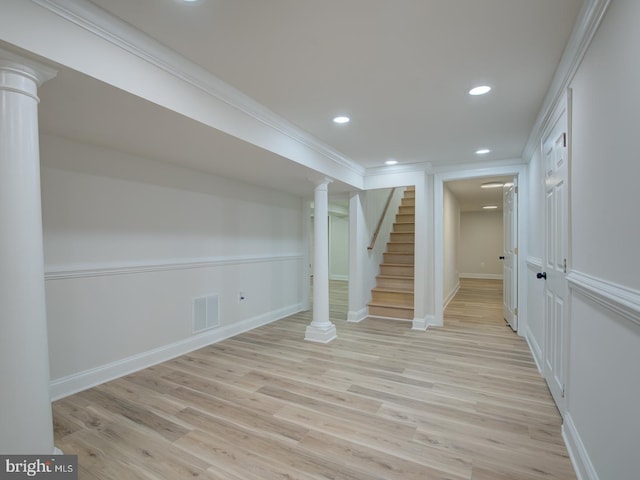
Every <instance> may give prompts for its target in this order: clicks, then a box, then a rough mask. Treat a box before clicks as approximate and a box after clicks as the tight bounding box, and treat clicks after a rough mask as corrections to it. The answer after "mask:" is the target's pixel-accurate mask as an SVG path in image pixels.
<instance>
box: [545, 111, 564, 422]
mask: <svg viewBox="0 0 640 480" xmlns="http://www.w3.org/2000/svg"><path fill="white" fill-rule="evenodd" d="M566 132H567V115H566V111H564V112H562V114H561V115H560V116H559V117H558V120H557V122H556V124H555V125H554V127H553V128H552V130H551V131H550V132H549V134H548V135H547V137H546V138H545V139H544V142H543V153H544V155H545V165H546V168H545V237H546V238H545V252H544V257H545V258H544V262H543V265H544V269H545V273H546V280H545V288H544V292H545V345H544V362H543V363H544V372H543V373H544V377H545V379H546V381H547V384H548V385H549V389H550V390H551V394H552V395H553V398H554V400H555V402H556V404H557V405H558V408H559V409H560V411H561V412H562V411H563V409H564V387H565V371H566V356H567V355H566V341H565V337H566V331H567V325H566V324H567V318H568V314H567V304H568V302H567V299H568V291H569V290H568V285H567V279H566V274H567V261H568V259H567V256H568V255H567V252H568V229H569V227H568V203H569V189H568V178H569V176H568V173H569V171H568V157H567V154H568V149H567V140H568V138H567V133H566Z"/></svg>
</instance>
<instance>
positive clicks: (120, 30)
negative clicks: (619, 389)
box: [32, 0, 365, 177]
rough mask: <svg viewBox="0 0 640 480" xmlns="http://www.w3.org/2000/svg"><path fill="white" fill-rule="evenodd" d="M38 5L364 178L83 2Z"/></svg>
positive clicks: (324, 147)
mask: <svg viewBox="0 0 640 480" xmlns="http://www.w3.org/2000/svg"><path fill="white" fill-rule="evenodd" d="M32 1H33V2H34V3H36V4H37V5H40V6H41V7H43V8H46V9H47V10H49V11H50V12H52V13H54V14H56V15H58V16H59V17H62V18H64V19H65V20H67V21H69V22H71V23H74V24H76V25H78V26H79V27H81V28H83V29H85V30H87V31H88V32H91V33H92V34H94V35H96V36H98V37H100V38H102V39H103V40H105V41H107V42H109V43H111V44H113V45H115V46H117V47H119V48H121V49H123V50H124V51H126V52H128V53H130V54H132V55H135V56H136V57H138V58H140V59H142V60H143V61H145V62H148V63H150V64H151V65H153V66H155V67H157V68H160V69H162V70H164V71H165V72H167V73H169V74H171V75H173V76H175V77H176V78H179V79H180V80H182V81H184V82H186V83H188V84H190V85H192V86H194V87H196V88H198V89H199V90H201V91H203V92H204V93H206V94H208V95H211V96H212V97H215V98H216V99H218V100H220V101H222V102H224V103H226V104H227V105H230V106H232V107H234V108H236V109H238V110H240V111H241V112H243V113H245V114H247V115H249V116H250V117H252V118H254V119H255V120H257V121H259V122H261V123H263V124H265V125H267V126H269V127H270V128H273V129H274V130H277V131H278V132H280V133H282V134H284V135H286V136H288V137H289V138H291V139H292V140H294V141H296V142H298V143H300V144H302V145H305V146H307V147H309V148H311V149H312V150H314V151H316V152H317V153H319V154H321V155H323V156H324V157H326V158H328V159H330V160H332V161H333V162H335V163H337V164H338V165H340V166H342V167H344V168H347V169H348V170H349V171H351V172H352V173H355V174H357V175H358V176H360V177H363V176H364V174H365V168H364V167H363V166H361V165H360V164H358V163H356V162H354V161H353V160H351V159H350V158H348V157H346V156H345V155H343V154H342V153H340V152H338V151H337V150H335V149H333V148H332V147H331V146H329V145H328V144H326V143H323V142H321V141H320V140H318V139H316V138H314V137H312V136H311V135H309V134H308V133H307V132H305V131H304V130H302V129H301V128H298V127H297V126H295V125H294V124H292V123H290V122H288V121H287V120H285V119H284V118H283V117H280V116H279V115H277V114H275V113H274V112H272V111H271V110H269V109H267V108H266V107H264V106H263V105H261V104H260V103H258V102H256V101H255V100H253V99H252V98H250V97H249V96H247V95H245V94H244V93H242V92H240V91H239V90H237V89H235V88H234V87H232V86H231V85H229V84H227V83H225V82H223V81H222V80H221V79H219V78H218V77H216V76H215V75H213V74H212V73H211V72H209V71H208V70H206V69H204V68H202V67H200V66H199V65H197V64H196V63H194V62H191V61H190V60H187V59H186V58H185V57H183V56H181V55H179V54H178V53H177V52H174V51H173V50H171V49H169V48H167V47H165V46H164V45H162V44H161V43H159V42H157V41H156V40H154V39H153V38H151V37H149V36H147V35H146V34H144V33H142V32H140V31H139V30H137V29H135V28H133V27H132V26H130V25H129V24H127V23H126V22H124V21H122V20H120V19H119V18H117V17H115V16H113V15H111V14H109V13H108V12H106V11H104V10H102V9H101V8H99V7H97V6H95V5H93V4H92V3H90V2H88V1H85V0H32Z"/></svg>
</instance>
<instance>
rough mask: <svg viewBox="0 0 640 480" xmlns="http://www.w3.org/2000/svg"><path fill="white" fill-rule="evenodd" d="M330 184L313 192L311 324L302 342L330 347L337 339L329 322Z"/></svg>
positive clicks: (334, 327)
mask: <svg viewBox="0 0 640 480" xmlns="http://www.w3.org/2000/svg"><path fill="white" fill-rule="evenodd" d="M329 183H331V180H329V179H325V180H324V181H323V183H321V184H320V185H318V186H317V187H316V189H315V196H314V203H315V206H314V214H313V228H314V231H313V320H312V321H311V324H310V325H309V326H308V327H307V331H306V332H305V336H304V339H305V340H309V341H311V342H320V343H329V342H330V341H331V340H333V339H334V338H336V326H335V325H334V324H333V323H331V321H330V320H329V226H328V219H329V195H328V189H329Z"/></svg>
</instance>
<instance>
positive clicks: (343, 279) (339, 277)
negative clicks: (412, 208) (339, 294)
mask: <svg viewBox="0 0 640 480" xmlns="http://www.w3.org/2000/svg"><path fill="white" fill-rule="evenodd" d="M329 280H337V281H340V282H348V281H349V275H336V274H333V273H332V274H331V275H329Z"/></svg>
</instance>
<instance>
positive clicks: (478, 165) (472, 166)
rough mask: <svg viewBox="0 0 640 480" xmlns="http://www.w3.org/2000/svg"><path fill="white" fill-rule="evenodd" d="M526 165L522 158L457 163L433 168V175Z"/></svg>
mask: <svg viewBox="0 0 640 480" xmlns="http://www.w3.org/2000/svg"><path fill="white" fill-rule="evenodd" d="M525 163H526V162H525V161H524V160H522V159H521V158H506V159H504V160H494V161H488V162H472V163H456V164H453V165H438V166H436V167H433V169H432V172H431V173H434V174H438V173H450V172H460V171H468V170H486V169H492V168H502V167H511V166H514V165H524V164H525Z"/></svg>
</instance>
